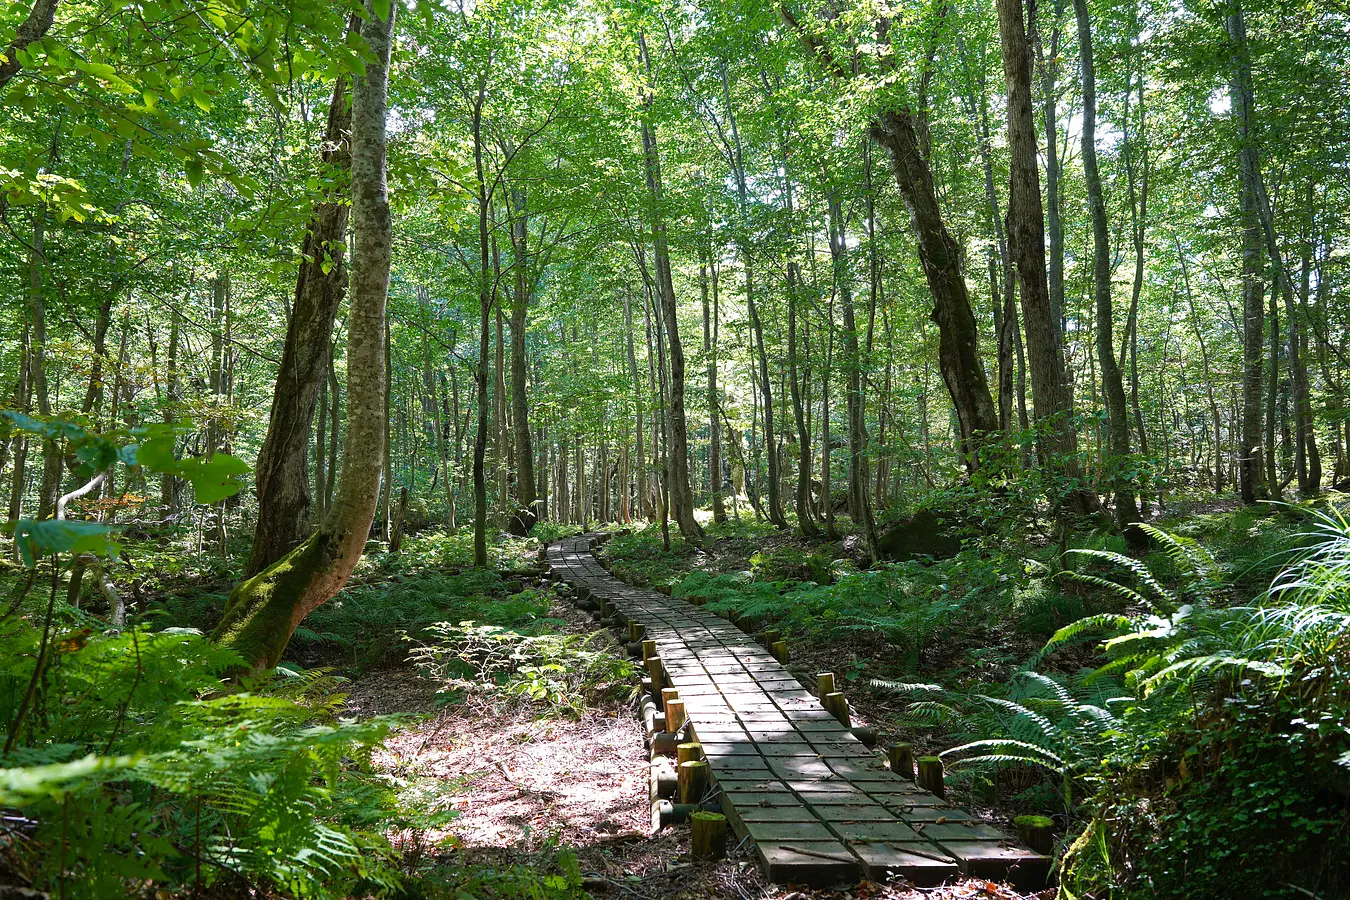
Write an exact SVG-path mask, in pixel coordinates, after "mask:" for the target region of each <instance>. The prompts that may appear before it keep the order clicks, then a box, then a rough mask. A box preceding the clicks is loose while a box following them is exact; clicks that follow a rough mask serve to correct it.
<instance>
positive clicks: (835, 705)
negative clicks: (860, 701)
mask: <svg viewBox="0 0 1350 900" xmlns="http://www.w3.org/2000/svg"><path fill="white" fill-rule="evenodd" d="M820 702H821V705H823V706H824V707H825V710H826V712H828V713H829V714H830V715H832V716H834V717H835V718H836V719H838V720H839V724H840V725H843V726H844V727H845V728H848V727H849V726H850V724H851V721H850V719H849V714H848V700H847V699H845V698H844V695H843V694H842V693H840V692H839V691H835V692H833V693H831V694H826V695H825V696H824V697H823V698H821V701H820Z"/></svg>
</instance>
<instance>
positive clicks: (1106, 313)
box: [1073, 0, 1147, 549]
mask: <svg viewBox="0 0 1350 900" xmlns="http://www.w3.org/2000/svg"><path fill="white" fill-rule="evenodd" d="M1073 9H1074V15H1075V17H1076V18H1077V20H1078V47H1079V51H1078V52H1079V54H1080V56H1081V59H1082V72H1083V180H1084V183H1085V184H1086V187H1087V199H1088V212H1089V213H1090V214H1091V217H1092V294H1093V300H1094V302H1095V305H1096V309H1097V334H1096V342H1097V365H1098V366H1099V367H1100V368H1101V373H1102V396H1103V398H1104V399H1105V401H1106V404H1105V405H1106V432H1107V438H1108V441H1109V443H1110V455H1109V456H1108V457H1107V460H1106V468H1107V472H1108V473H1109V475H1110V479H1111V484H1112V489H1113V492H1114V494H1115V507H1116V508H1115V519H1116V527H1117V528H1119V529H1120V530H1121V531H1122V532H1124V533H1125V536H1126V539H1127V540H1128V541H1129V542H1130V544H1131V545H1132V546H1133V547H1135V548H1136V549H1141V548H1143V547H1145V546H1146V545H1147V539H1146V536H1145V535H1144V533H1143V532H1142V531H1141V530H1140V529H1139V528H1138V527H1137V523H1138V522H1139V507H1138V505H1137V503H1136V500H1135V494H1134V485H1133V483H1132V480H1131V479H1130V477H1129V476H1128V475H1126V474H1125V471H1126V470H1127V469H1128V468H1129V465H1130V460H1129V456H1130V422H1129V419H1128V418H1127V409H1126V405H1125V384H1124V381H1123V379H1122V378H1121V375H1120V367H1119V365H1118V364H1117V362H1116V348H1115V341H1114V339H1113V338H1112V324H1113V323H1112V307H1111V239H1110V226H1109V224H1108V222H1107V218H1106V201H1105V199H1104V198H1103V197H1102V177H1101V173H1100V171H1099V170H1098V168H1097V71H1096V64H1095V61H1094V59H1093V49H1092V23H1091V21H1090V20H1089V18H1088V8H1087V0H1073Z"/></svg>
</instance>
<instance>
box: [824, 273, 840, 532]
mask: <svg viewBox="0 0 1350 900" xmlns="http://www.w3.org/2000/svg"><path fill="white" fill-rule="evenodd" d="M825 315H826V320H825V367H824V370H823V371H822V372H821V375H820V515H821V518H822V519H823V520H824V522H825V536H826V537H828V538H829V539H830V540H832V541H834V540H838V539H839V532H838V530H837V529H836V528H835V524H834V496H833V494H832V493H831V487H830V483H831V481H832V479H831V477H830V470H831V468H832V466H831V463H830V451H831V450H832V449H833V447H832V446H831V440H830V369H831V363H832V362H833V361H834V301H833V299H832V300H831V301H830V304H829V305H828V306H827V307H826V313H825Z"/></svg>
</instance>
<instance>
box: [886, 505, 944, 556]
mask: <svg viewBox="0 0 1350 900" xmlns="http://www.w3.org/2000/svg"><path fill="white" fill-rule="evenodd" d="M963 527H964V523H963V522H962V521H961V520H960V517H958V516H956V515H954V514H952V513H949V512H944V511H941V510H936V509H924V510H920V511H919V512H917V513H915V514H914V515H912V516H910V517H909V518H908V519H904V520H902V521H900V522H896V523H895V524H894V525H892V526H890V527H889V528H887V529H886V530H885V531H884V532H883V533H882V534H881V536H880V537H879V538H877V549H878V550H879V551H880V553H881V555H882V556H883V557H885V558H887V559H892V560H896V561H898V562H904V561H906V560H911V559H917V558H918V557H921V556H927V557H932V558H933V559H947V558H949V557H952V556H955V555H956V554H958V553H960V552H961V537H962V530H963Z"/></svg>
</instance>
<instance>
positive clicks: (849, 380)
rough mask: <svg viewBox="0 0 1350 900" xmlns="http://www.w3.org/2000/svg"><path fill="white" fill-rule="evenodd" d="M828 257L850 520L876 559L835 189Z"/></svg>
mask: <svg viewBox="0 0 1350 900" xmlns="http://www.w3.org/2000/svg"><path fill="white" fill-rule="evenodd" d="M828 206H829V239H830V259H831V261H832V262H833V263H834V279H835V286H836V291H837V293H838V296H839V305H840V307H842V309H843V312H844V370H845V371H844V378H845V384H846V388H845V390H846V391H847V397H846V400H847V409H848V508H849V511H850V513H851V514H852V516H853V523H854V525H855V526H857V527H858V528H859V529H860V530H861V531H862V534H863V539H864V541H866V543H867V552H868V554H869V555H870V556H871V558H872V561H873V562H875V561H876V560H877V557H878V551H877V527H876V522H875V521H874V520H873V518H872V501H871V498H870V496H869V495H868V491H867V462H866V460H865V458H864V457H863V453H864V449H865V447H866V444H867V423H866V418H865V416H866V410H867V408H866V405H865V404H864V398H863V389H862V364H863V361H862V353H861V352H860V350H859V347H858V326H857V321H856V318H855V316H854V311H853V286H852V273H850V272H849V270H848V251H847V247H846V245H845V240H844V212H843V209H842V207H841V205H840V202H839V193H838V191H832V192H831V193H830V196H829V198H828Z"/></svg>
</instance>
